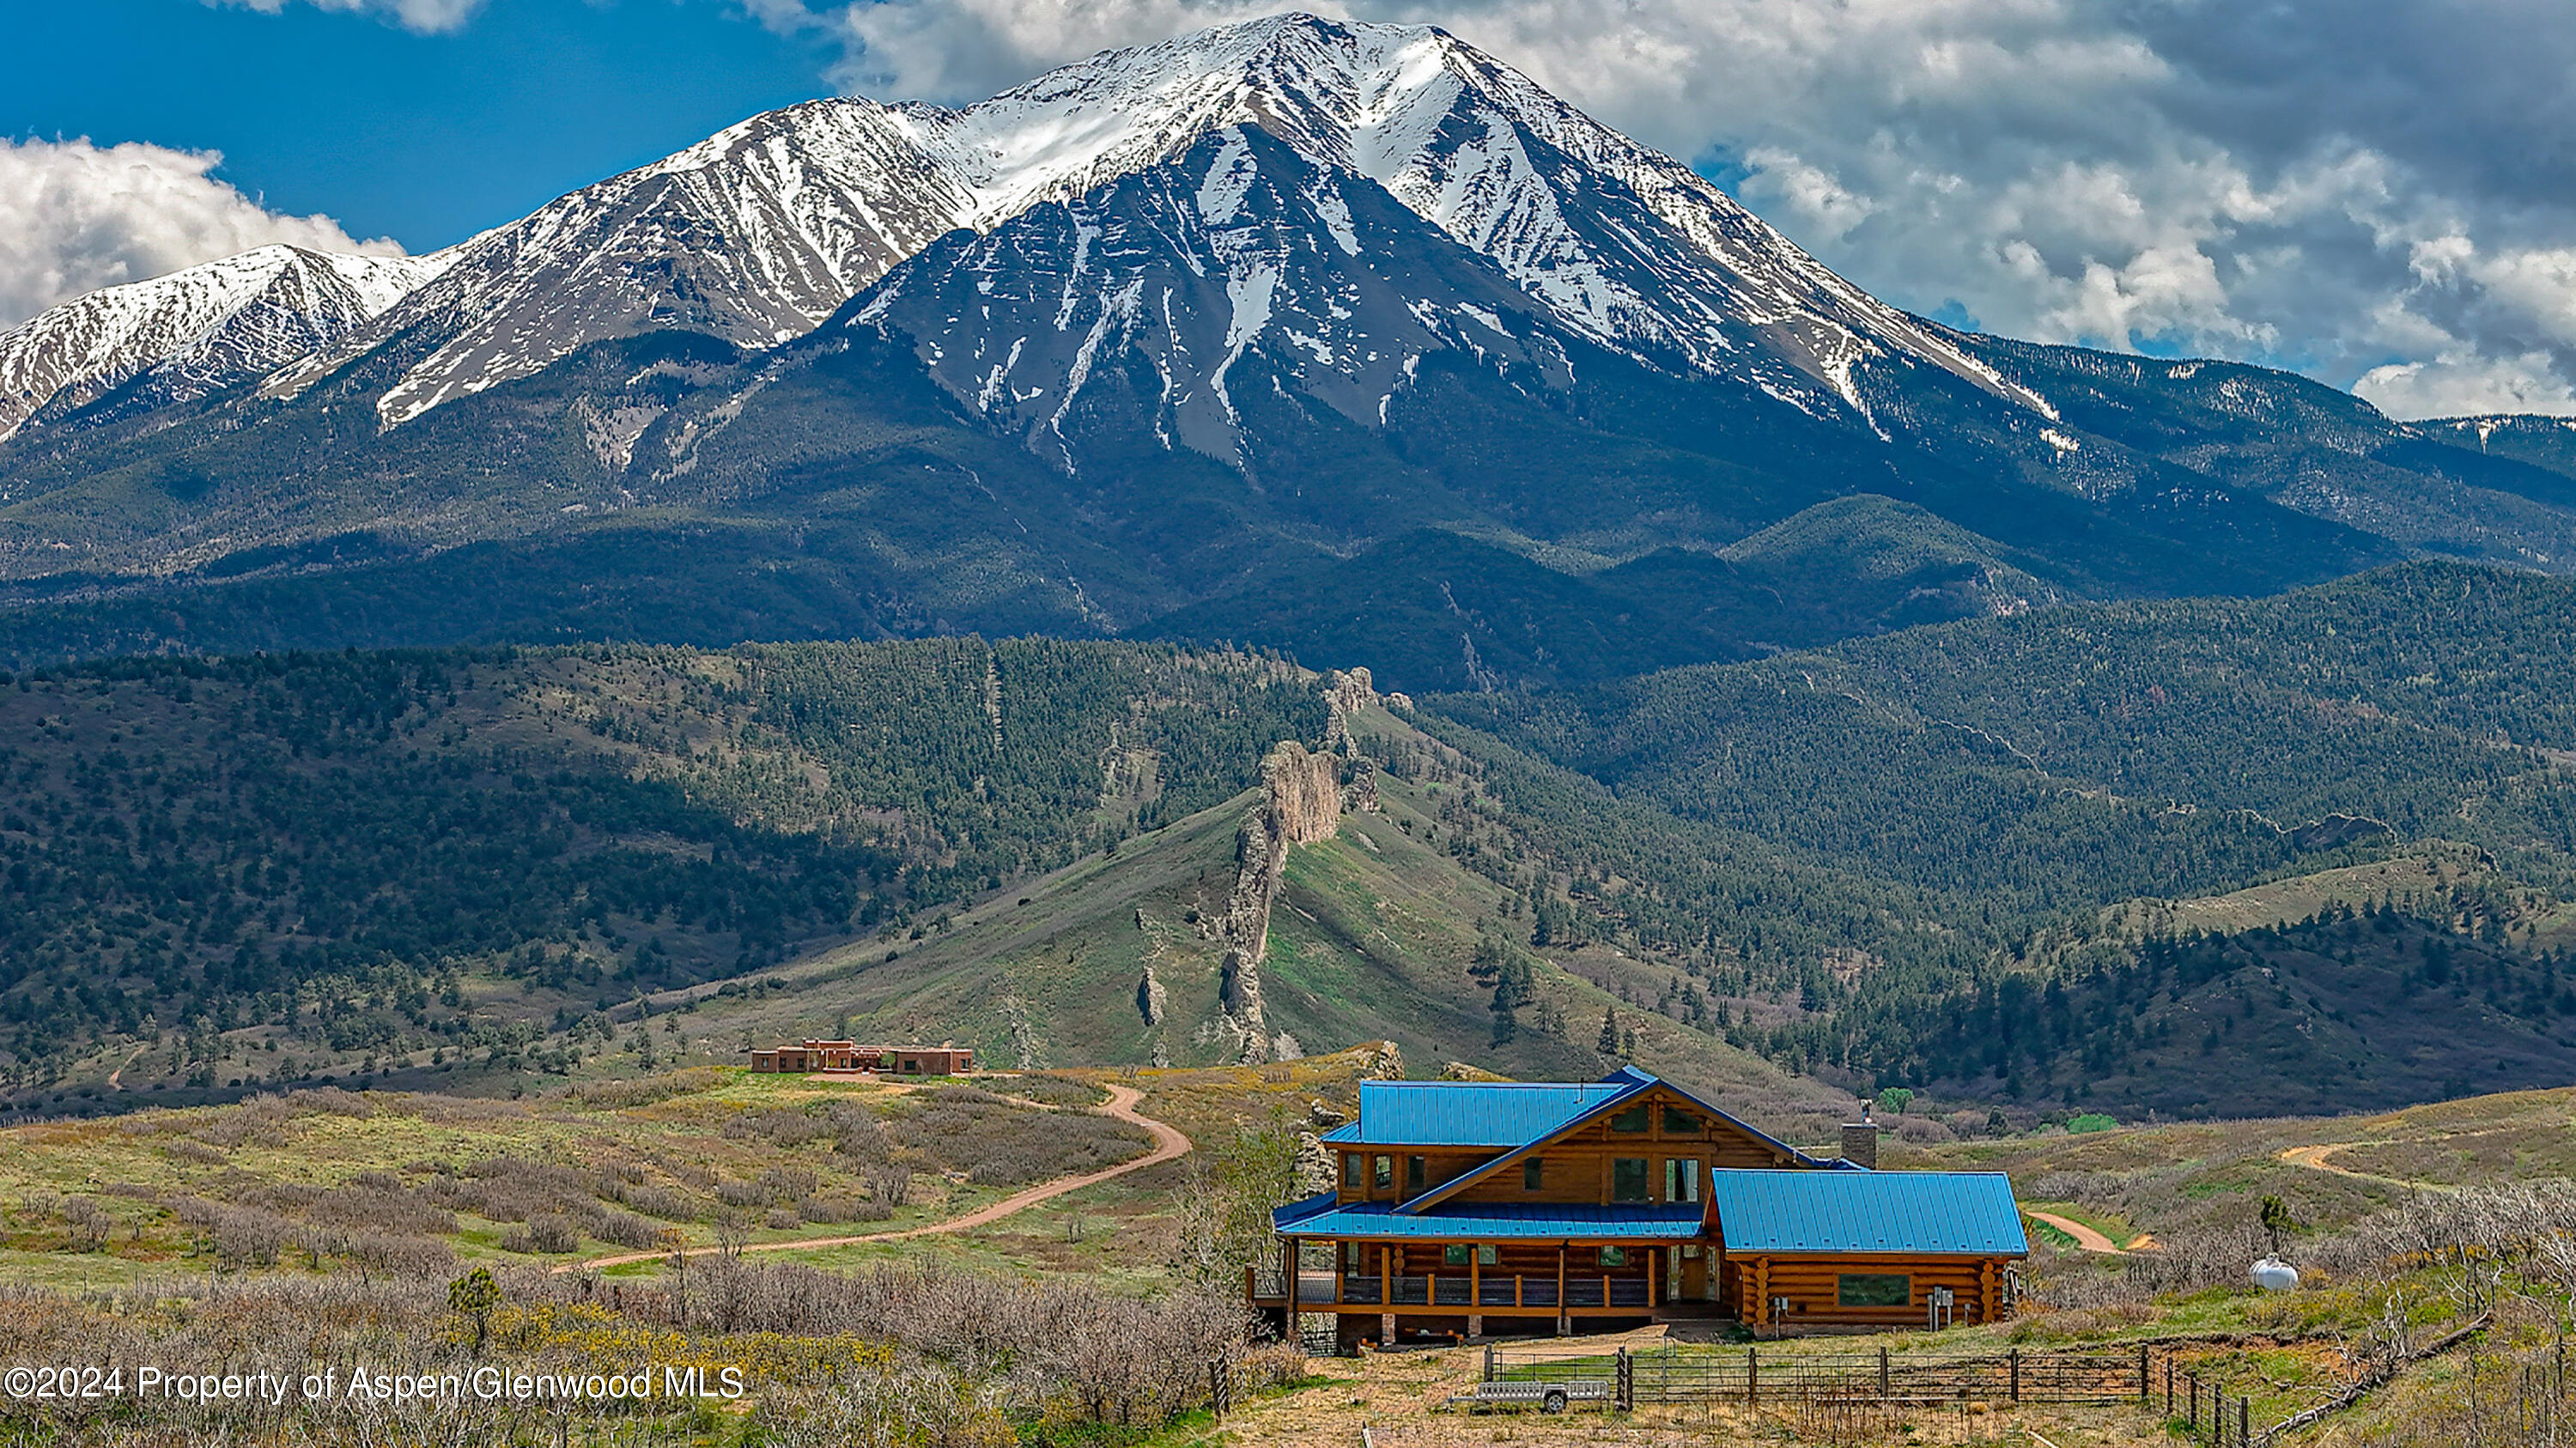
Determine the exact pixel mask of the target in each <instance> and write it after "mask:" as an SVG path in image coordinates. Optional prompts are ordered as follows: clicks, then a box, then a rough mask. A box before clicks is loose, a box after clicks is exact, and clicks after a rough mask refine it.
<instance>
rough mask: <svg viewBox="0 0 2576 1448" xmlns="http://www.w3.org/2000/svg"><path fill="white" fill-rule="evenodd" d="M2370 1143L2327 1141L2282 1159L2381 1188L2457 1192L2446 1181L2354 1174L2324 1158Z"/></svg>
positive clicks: (2295, 1149) (2289, 1151) (2296, 1148)
mask: <svg viewBox="0 0 2576 1448" xmlns="http://www.w3.org/2000/svg"><path fill="white" fill-rule="evenodd" d="M2372 1144H2373V1143H2370V1142H2364V1141H2329V1142H2326V1143H2323V1144H2322V1145H2318V1146H2293V1147H2290V1148H2289V1149H2287V1150H2285V1151H2283V1152H2282V1153H2281V1160H2283V1161H2285V1162H2288V1163H2289V1164H2290V1165H2292V1166H2303V1167H2306V1168H2307V1169H2308V1170H2310V1171H2329V1172H2333V1173H2334V1174H2335V1175H2336V1176H2340V1177H2351V1178H2352V1179H2353V1180H2354V1181H2362V1182H2377V1183H2378V1184H2379V1185H2381V1186H2384V1187H2399V1188H2402V1189H2404V1190H2406V1191H2412V1192H2455V1191H2458V1190H2459V1188H2458V1187H2456V1186H2453V1185H2451V1184H2450V1183H2448V1182H2419V1181H2409V1180H2407V1179H2406V1178H2405V1177H2393V1176H2381V1175H2379V1174H2378V1173H2376V1172H2366V1171H2355V1170H2353V1169H2352V1168H2351V1167H2348V1166H2337V1165H2335V1164H2334V1163H2333V1162H2331V1161H2328V1160H2326V1158H2327V1157H2330V1156H2332V1155H2334V1154H2335V1153H2336V1152H2338V1151H2341V1150H2343V1149H2344V1148H2345V1147H2348V1146H2369V1145H2372Z"/></svg>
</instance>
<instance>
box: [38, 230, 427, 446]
mask: <svg viewBox="0 0 2576 1448" xmlns="http://www.w3.org/2000/svg"><path fill="white" fill-rule="evenodd" d="M446 262H447V258H446V256H445V254H443V253H434V254H432V255H430V256H425V257H407V256H390V257H388V256H376V255H371V254H354V253H344V252H327V251H316V250H313V249H310V248H306V247H300V246H291V245H287V244H284V243H273V244H271V245H268V246H261V247H254V248H252V249H251V250H249V251H245V252H241V253H238V254H236V255H233V256H227V257H219V258H217V259H216V260H214V261H209V262H201V263H199V264H198V265H196V266H192V267H184V268H182V269H180V270H178V271H175V272H170V273H167V274H165V275H162V276H157V277H152V278H149V279H147V280H144V281H139V282H129V283H126V284H124V285H122V286H113V287H102V288H100V289H99V290H97V291H94V292H89V293H87V294H85V295H82V296H79V297H75V298H73V299H72V300H71V301H68V302H65V303H63V304H62V305H60V306H57V307H54V308H51V309H49V310H47V311H45V312H43V313H40V314H38V315H37V316H34V317H31V318H29V319H28V320H26V321H25V322H22V323H20V324H19V325H17V326H16V327H12V328H10V329H9V330H8V331H6V332H0V438H6V437H9V436H10V435H12V434H14V433H16V432H17V431H18V430H19V429H20V428H22V427H24V426H26V425H27V424H28V422H29V421H30V420H31V419H36V418H39V417H40V416H62V415H67V414H69V413H71V412H75V411H78V410H79V409H81V408H84V407H88V406H90V405H91V404H93V403H95V402H96V401H98V400H99V399H100V398H102V397H105V396H106V395H108V394H109V393H111V392H114V391H116V390H117V389H119V388H122V387H127V386H129V385H132V384H134V383H135V382H136V381H137V379H140V378H143V377H145V376H146V374H153V375H154V380H155V381H156V382H157V384H158V386H157V387H156V388H155V389H154V400H156V401H184V400H188V399H191V398H195V397H201V396H204V395H206V394H207V393H210V392H214V391H219V390H221V389H222V388H225V387H229V386H232V385H234V384H237V383H240V382H245V381H248V380H250V379H252V378H255V377H258V376H260V375H261V374H263V373H265V372H267V371H269V370H270V369H272V368H275V367H279V366H282V365H284V364H286V363H288V362H292V361H294V360H295V359H296V358H298V357H301V356H304V355H305V354H307V353H309V352H311V351H312V350H313V349H314V348H316V347H318V346H322V345H325V344H328V343H330V342H332V341H335V340H338V339H339V338H341V337H344V336H347V335H349V334H350V333H352V332H355V331H357V330H358V329H359V328H361V327H363V326H364V325H365V324H366V323H367V322H368V321H370V320H372V319H373V318H375V317H377V316H379V315H381V314H382V313H384V312H385V311H386V310H387V309H388V308H390V307H392V306H393V305H394V304H395V303H396V302H398V301H400V300H401V299H402V298H403V296H404V295H406V294H407V293H409V292H410V291H411V290H412V289H413V288H415V287H418V286H420V285H421V284H422V283H423V282H425V281H428V280H429V279H430V278H432V277H435V276H437V275H438V273H439V272H440V271H441V270H443V269H444V267H445V266H446Z"/></svg>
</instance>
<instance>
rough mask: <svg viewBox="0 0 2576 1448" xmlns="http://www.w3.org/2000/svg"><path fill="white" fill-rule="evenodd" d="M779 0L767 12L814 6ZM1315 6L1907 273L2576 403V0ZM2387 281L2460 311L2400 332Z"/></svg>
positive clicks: (1838, 250)
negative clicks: (1721, 184) (1524, 93)
mask: <svg viewBox="0 0 2576 1448" xmlns="http://www.w3.org/2000/svg"><path fill="white" fill-rule="evenodd" d="M813 3H816V4H822V3H824V0H813ZM759 4H760V6H761V7H762V13H764V15H765V16H767V17H769V18H771V20H772V23H775V24H782V25H784V24H791V23H797V17H799V16H801V15H803V13H804V11H803V9H802V7H801V6H797V5H796V4H795V0H759ZM1274 8H1277V7H1276V6H1274V5H1261V4H1247V3H1243V0H861V3H856V4H848V5H844V6H841V7H840V8H837V9H834V10H831V11H829V12H828V13H827V14H822V15H818V16H816V17H815V23H817V24H823V25H828V26H830V27H832V28H833V29H835V30H837V31H838V32H839V33H840V34H841V35H842V36H843V38H844V39H845V41H846V42H847V44H848V46H849V50H848V54H847V57H846V59H845V61H844V63H843V65H842V67H841V69H840V71H839V72H838V74H837V79H839V80H840V82H841V83H843V84H845V85H848V86H850V87H851V88H854V89H861V90H865V91H867V92H869V93H871V94H878V95H889V96H897V95H899V96H927V97H931V98H935V99H942V100H949V101H958V100H969V99H974V98H977V97H980V96H983V95H987V94H990V93H991V92H992V91H994V90H997V89H1000V88H1002V87H1004V86H1007V85H1010V84H1012V83H1015V82H1017V81H1019V80H1022V79H1025V78H1027V77H1028V76H1030V75H1032V74H1035V73H1037V72H1038V71H1040V70H1043V69H1046V68H1047V67H1049V66H1052V65H1056V64H1060V63H1062V62H1065V61H1068V60H1073V59H1077V58H1079V57H1081V56H1083V55H1086V54H1089V53H1090V52H1092V51H1094V50H1096V49H1099V48H1101V47H1104V46H1110V45H1122V44H1131V43H1135V42H1139V41H1145V40H1152V39H1157V38H1160V37H1162V36H1165V35H1169V34H1173V33H1176V32H1179V31H1182V30H1187V29H1192V28H1195V27H1197V26H1201V25H1208V24H1214V23H1217V22H1220V21H1224V20H1231V19H1239V18H1243V17H1245V16H1247V15H1251V14H1256V13H1262V12H1265V11H1268V10H1271V9H1274ZM1313 8H1315V9H1317V10H1319V11H1321V12H1323V13H1327V14H1337V15H1348V16H1353V17H1356V18H1362V19H1376V20H1400V21H1409V22H1416V23H1426V22H1427V23H1436V24H1440V25H1443V26H1445V27H1447V28H1448V29H1450V30H1452V31H1454V32H1455V33H1457V34H1458V35H1459V36H1460V37H1461V38H1463V39H1465V40H1467V41H1468V42H1470V43H1471V44H1474V45H1477V46H1478V47H1480V48H1482V49H1484V50H1486V51H1487V52H1489V53H1491V54H1493V55H1495V56H1497V57H1499V58H1501V59H1503V60H1505V61H1508V62H1510V63H1512V64H1514V65H1516V66H1519V67H1520V68H1521V69H1523V70H1526V71H1528V72H1529V73H1530V74H1531V75H1532V76H1533V77H1534V78H1536V79H1537V80H1538V81H1539V82H1540V83H1541V84H1544V85H1546V86H1548V87H1549V88H1551V89H1553V90H1555V91H1557V92H1558V93H1559V94H1562V95H1564V96H1565V97H1567V98H1568V99H1569V100H1572V101H1574V102H1575V103H1576V104H1578V105H1581V106H1583V107H1585V108H1586V109H1587V110H1590V111H1591V112H1592V113H1593V114H1595V115H1597V116H1599V117H1600V118H1601V119H1602V120H1604V121H1607V122H1609V123H1610V124H1612V125H1615V126H1618V127H1619V128H1621V129H1622V130H1625V131H1628V132H1629V133H1630V134H1632V135H1635V136H1637V137H1638V138H1639V139H1640V140H1643V141H1646V142H1648V143H1649V144H1652V145H1656V146H1659V147H1661V148H1663V149H1665V150H1667V151H1670V152H1673V153H1674V154H1676V155H1680V156H1683V157H1686V158H1690V159H1693V160H1695V161H1699V162H1701V163H1703V164H1715V165H1718V166H1723V167H1725V168H1726V169H1728V170H1730V171H1732V172H1734V173H1735V174H1737V175H1739V176H1740V177H1741V193H1742V194H1743V196H1744V197H1745V199H1746V201H1747V202H1748V203H1749V204H1751V205H1753V206H1754V207H1755V209H1757V210H1759V211H1761V212H1763V213H1764V214H1765V215H1766V216H1767V217H1769V218H1770V219H1771V220H1773V221H1774V222H1775V223H1777V224H1779V225H1780V226H1781V227H1782V228H1783V229H1784V230H1787V231H1788V232H1789V233H1790V234H1791V235H1792V236H1793V237H1796V238H1797V239H1798V240H1799V241H1801V242H1802V243H1804V244H1806V245H1808V246H1809V247H1811V248H1812V249H1814V250H1815V251H1816V252H1817V253H1818V255H1820V256H1821V257H1823V258H1824V260H1826V261H1827V262H1828V263H1830V264H1832V265H1833V266H1835V267H1836V268H1838V269H1839V270H1841V271H1843V272H1844V273H1845V274H1846V275H1849V276H1850V277H1852V279H1853V280H1855V281H1857V282H1859V283H1860V284H1862V285H1863V286H1866V287H1868V288H1870V289H1872V290H1873V291H1876V292H1878V293H1880V294H1881V295H1883V296H1885V297H1887V298H1888V299H1889V300H1891V301H1894V302H1897V303H1899V304H1900V305H1904V306H1909V307H1913V308H1915V309H1917V310H1920V311H1927V312H1930V311H1941V310H1946V309H1952V308H1955V309H1957V310H1962V311H1965V312H1966V313H1968V314H1969V315H1971V316H1973V317H1974V318H1976V319H1977V321H1978V322H1979V323H1980V324H1981V325H1983V326H1986V327H1988V328H1990V329H1992V330H1995V331H1998V332H2005V333H2010V334H2014V335H2019V336H2026V337H2035V338H2039V339H2042V340H2049V341H2070V342H2087V343H2092V344H2095V345H2106V346H2158V347H2178V348H2184V349H2190V350H2195V351H2206V352H2214V353H2218V354H2222V355H2229V356H2238V357H2246V358H2250V359H2252V360H2258V361H2274V362H2281V363H2287V364H2290V365H2296V366H2299V367H2302V368H2303V369H2305V370H2308V371H2311V372H2313V373H2314V374H2316V375H2318V376H2320V377H2324V378H2326V379H2328V380H2330V381H2334V382H2338V383H2342V384H2345V385H2351V384H2354V383H2356V382H2358V381H2360V380H2361V379H2362V378H2363V377H2364V376H2369V377H2373V378H2378V379H2380V380H2379V381H2377V382H2374V383H2373V384H2372V387H2373V388H2374V389H2375V395H2376V396H2377V397H2380V398H2384V399H2386V402H2385V403H2384V404H2383V405H2386V406H2389V407H2391V408H2392V409H2404V410H2407V411H2410V412H2412V411H2416V410H2419V409H2420V408H2421V407H2422V406H2425V405H2430V402H2431V400H2434V399H2439V400H2440V401H2441V405H2442V406H2446V407H2447V406H2453V405H2469V404H2471V403H2474V405H2476V406H2479V407H2481V408H2483V407H2485V406H2487V405H2488V403H2489V402H2492V403H2493V404H2494V405H2497V406H2505V405H2530V406H2534V407H2546V408H2549V409H2551V410H2576V404H2571V403H2567V402H2564V401H2561V400H2560V399H2562V398H2564V397H2566V395H2567V393H2568V391H2569V389H2568V385H2567V380H2568V379H2570V378H2576V265H2571V263H2570V260H2569V258H2570V256H2571V252H2570V250H2569V248H2570V245H2571V243H2576V88H2570V87H2568V86H2566V85H2565V77H2566V76H2567V75H2568V74H2569V73H2571V71H2576V27H2568V26H2566V25H2564V24H2563V19H2564V16H2563V12H2562V11H2561V9H2560V6H2559V4H2558V3H2557V0H2284V3H2279V4H2271V5H2260V6H2249V5H2238V4H2231V3H2227V0H2154V3H2147V4H2140V3H2136V0H1621V3H1619V4H1617V5H1615V6H1606V5H1603V4H1601V3H1599V0H1441V3H1432V0H1326V3H1321V4H1318V5H1316V6H1314V7H1313ZM790 11H793V12H794V14H790V13H789V12H790ZM2392 304H2395V305H2397V306H2400V307H2402V308H2406V309H2411V310H2412V311H2414V312H2417V313H2420V314H2421V315H2422V316H2424V317H2425V318H2427V319H2429V321H2430V322H2431V323H2432V325H2433V330H2434V332H2436V333H2438V334H2439V335H2440V336H2441V337H2442V338H2443V339H2444V340H2443V341H2442V342H2441V343H2440V344H2438V346H2437V347H2436V348H2435V350H2431V351H2425V352H2421V353H2411V354H2406V355H2404V356H2402V357H2401V360H2399V361H2396V362H2390V361H2389V360H2388V359H2389V355H2390V353H2389V337H2388V333H2387V331H2386V328H2385V327H2384V326H2383V325H2382V324H2383V322H2384V320H2385V317H2386V314H2387V309H2388V308H2389V307H2390V306H2391V305H2392ZM2391 368H2398V369H2404V368H2414V369H2416V370H2415V371H2412V372H2405V373H2403V375H2404V376H2405V377H2407V378H2410V379H2413V381H2411V382H2409V383H2407V384H2405V385H2404V386H2400V385H2398V384H2397V383H2395V382H2393V381H2391V380H2390V379H2393V378H2396V377H2398V376H2399V375H2400V373H2398V372H2394V371H2391V370H2390V369H2391ZM2437 380H2438V382H2439V385H2436V382H2437ZM2482 386H2483V387H2489V388H2492V389H2493V391H2492V393H2491V394H2481V393H2479V392H2477V389H2478V388H2479V387H2482ZM2481 397H2484V398H2485V399H2486V400H2485V401H2478V400H2477V399H2479V398H2481Z"/></svg>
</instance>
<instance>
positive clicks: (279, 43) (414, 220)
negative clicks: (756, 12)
mask: <svg viewBox="0 0 2576 1448" xmlns="http://www.w3.org/2000/svg"><path fill="white" fill-rule="evenodd" d="M0 32H5V33H6V35H7V36H8V41H7V43H6V44H5V45H0V134H6V135H7V136H9V137H11V138H16V139H23V138H26V137H31V136H34V137H44V138H48V139H51V138H55V137H73V136H86V137H88V138H90V139H91V140H93V141H96V142H97V143H99V144H100V145H108V144H112V143H114V142H118V141H144V142H150V143H152V144H154V145H159V146H168V147H175V148H179V149H184V150H192V151H205V150H213V151H221V152H222V153H223V156H224V162H223V166H222V168H221V169H220V170H219V171H217V172H216V173H215V174H216V175H217V176H219V177H221V178H222V179H224V180H227V181H230V182H231V183H232V184H233V185H234V186H236V187H238V188H239V189H240V190H242V191H243V192H245V193H248V194H250V195H252V196H254V197H258V198H260V199H262V200H263V201H264V202H265V203H266V204H267V206H268V207H270V208H271V209H274V210H280V211H286V212H292V213H295V214H298V215H301V214H305V213H310V212H326V213H328V214H330V215H331V216H333V217H336V218H337V219H338V220H339V221H340V223H341V225H342V226H344V227H345V228H347V230H348V231H349V233H350V234H351V235H353V236H360V237H373V236H391V237H393V238H395V239H396V240H398V241H400V242H401V243H402V244H403V246H404V247H405V249H407V250H410V251H414V252H419V251H427V250H430V249H432V248H435V247H439V246H444V245H446V244H448V243H449V242H452V241H456V240H458V239H460V238H462V237H465V236H467V235H470V234H472V233H473V232H475V231H478V230H481V229H482V228H484V227H487V226H491V225H494V224H497V223H499V222H504V221H508V220H511V219H513V218H515V217H518V216H521V215H524V214H526V213H527V212H529V211H532V210H534V209H535V208H536V207H538V206H539V205H542V204H543V203H545V202H546V201H548V200H550V199H552V198H553V197H556V196H559V195H561V194H562V193H564V192H566V191H570V190H572V189H574V188H576V187H579V186H584V185H588V184H589V183H590V182H593V181H596V180H598V179H600V178H601V177H602V176H606V175H609V174H612V173H614V172H616V171H620V170H623V169H625V168H627V167H630V166H634V165H637V164H640V163H642V162H646V161H650V160H653V159H655V158H656V157H659V156H663V155H666V154H668V153H670V152H672V151H675V150H678V149H679V148H680V147H682V146H685V145H688V144H689V143H690V142H692V141H695V140H697V139H699V138H701V137H703V136H705V135H707V134H708V133H709V132H711V131H715V130H718V129H720V128H722V127H724V126H727V125H730V124H732V123H733V122H735V121H738V120H740V119H742V118H743V117H744V116H747V115H750V114H752V113H754V112H757V111H762V110H767V109H769V108H771V107H773V106H780V105H785V104H787V103H788V102H790V101H797V100H803V99H805V98H807V97H810V96H815V95H825V94H829V93H830V92H831V91H832V89H833V88H832V86H831V85H830V84H829V82H827V81H826V80H825V79H824V71H825V69H826V67H827V66H828V65H829V63H830V62H831V60H832V58H833V55H834V53H835V52H834V51H833V50H832V49H831V48H830V47H829V46H827V45H826V44H824V43H823V42H822V41H821V40H820V39H819V38H817V37H815V36H814V35H812V34H810V33H809V34H807V35H804V36H799V37H785V36H781V35H778V34H775V33H773V32H771V31H769V30H767V29H764V28H763V27H762V26H760V25H759V24H757V23H755V22H754V21H752V20H751V19H749V18H747V17H746V16H745V15H744V14H743V12H742V11H741V10H740V9H739V8H738V7H736V6H733V5H730V4H726V3H723V0H600V3H586V0H504V3H501V4H497V5H493V6H491V7H489V8H487V9H484V10H483V11H481V12H480V13H478V14H476V15H475V16H474V17H473V19H472V21H471V22H470V23H468V24H466V25H464V26H462V27H461V28H459V29H457V30H454V31H452V32H449V33H445V34H415V33H413V32H411V31H409V30H405V29H403V28H401V27H399V26H396V25H390V24H386V23H383V22H382V21H380V20H378V19H376V18H374V17H371V16H367V15H355V14H348V13H344V12H343V13H335V12H327V11H323V10H318V9H313V8H309V7H307V6H303V5H292V6H288V7H286V8H285V9H283V10H281V11H279V12H278V13H275V14H264V13H261V12H259V11H256V10H250V9H242V8H233V7H222V8H218V7H215V6H210V5H204V4H199V3H197V0H78V3H74V4H54V3H44V4H38V3H31V0H0Z"/></svg>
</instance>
